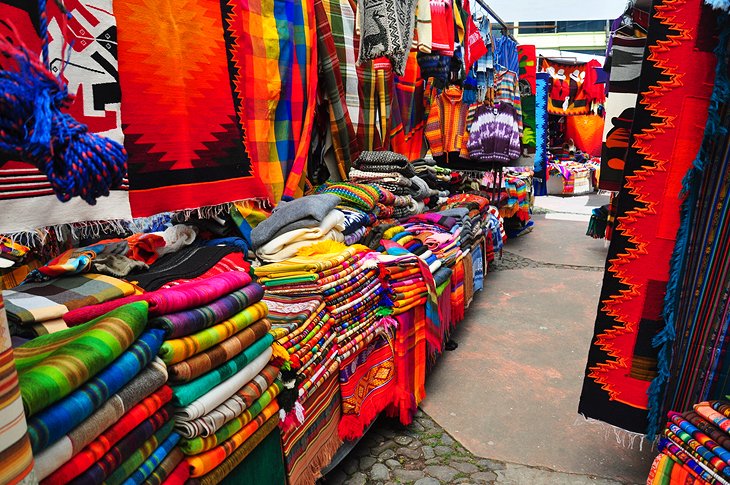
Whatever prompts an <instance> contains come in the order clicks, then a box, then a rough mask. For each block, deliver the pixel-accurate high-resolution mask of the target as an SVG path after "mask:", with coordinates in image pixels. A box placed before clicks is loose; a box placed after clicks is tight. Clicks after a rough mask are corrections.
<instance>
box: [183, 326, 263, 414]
mask: <svg viewBox="0 0 730 485" xmlns="http://www.w3.org/2000/svg"><path fill="white" fill-rule="evenodd" d="M273 342H274V337H273V336H272V335H271V334H266V335H265V336H264V337H263V338H261V339H259V340H258V341H257V342H255V343H254V344H253V345H251V346H250V347H249V348H247V349H246V350H244V351H243V352H242V353H241V354H240V355H237V356H236V357H234V358H233V359H231V360H229V361H228V362H226V363H225V364H223V365H222V366H220V367H218V368H217V369H214V370H212V371H210V372H208V373H207V374H204V375H203V376H201V377H198V378H197V379H195V380H194V381H191V382H188V383H185V384H180V385H175V386H172V393H173V402H174V403H175V404H176V405H177V406H180V407H184V406H187V405H189V404H190V403H192V402H193V401H195V400H196V399H198V398H200V397H201V396H202V395H203V394H205V393H207V392H208V391H210V390H211V389H213V388H214V387H216V386H218V385H219V384H221V383H222V382H224V381H225V380H226V379H228V378H230V377H231V376H233V375H234V374H236V373H238V372H239V371H241V370H243V369H244V368H245V367H246V366H248V365H249V364H251V363H252V362H253V361H254V360H255V359H256V358H257V357H260V356H262V355H266V356H267V358H266V361H268V358H269V357H271V354H272V350H271V344H272V343H273ZM265 365H266V363H264V364H263V365H262V366H261V367H260V368H259V369H258V370H256V372H254V373H253V375H251V377H249V380H250V379H252V378H253V377H254V376H255V375H256V374H258V373H259V372H260V371H261V369H263V368H264V366H265ZM246 382H248V381H244V382H242V383H241V384H240V385H239V388H240V387H241V386H243V385H244V384H246ZM235 391H236V389H233V390H232V391H231V393H230V394H229V395H228V396H227V397H230V396H231V395H233V393H234V392H235ZM224 400H225V399H224ZM221 402H223V401H221ZM218 404H220V403H218ZM214 407H215V406H214ZM196 417H199V416H196Z"/></svg>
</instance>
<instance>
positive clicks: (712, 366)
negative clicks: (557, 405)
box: [649, 16, 730, 432]
mask: <svg viewBox="0 0 730 485" xmlns="http://www.w3.org/2000/svg"><path fill="white" fill-rule="evenodd" d="M718 23H719V24H720V26H721V29H722V32H721V36H720V46H719V47H718V49H717V51H716V53H717V54H718V63H717V67H716V78H715V88H714V92H713V94H712V99H711V105H710V111H709V116H708V120H707V126H706V129H705V134H704V139H703V143H702V147H701V149H700V152H699V155H698V156H697V159H696V160H695V162H694V164H693V166H692V168H691V169H690V171H689V172H688V174H687V175H686V176H685V178H684V190H685V191H686V193H687V199H686V200H685V201H683V203H682V211H681V221H680V228H679V233H678V235H677V245H676V246H675V248H674V254H673V256H672V260H671V265H672V267H671V270H670V279H669V283H668V285H667V295H666V298H665V300H664V304H665V305H664V312H665V316H666V318H667V325H666V327H665V330H664V331H663V332H662V333H661V334H660V335H659V336H658V337H657V339H656V341H655V344H659V346H660V347H662V348H661V350H660V353H659V375H658V376H657V378H655V380H654V381H653V382H652V386H651V389H650V393H651V395H652V396H653V397H654V399H650V401H649V416H650V424H651V423H657V424H659V423H658V421H659V416H663V415H664V412H665V411H667V410H671V409H688V408H689V406H690V405H691V404H692V403H694V402H697V401H701V400H706V399H716V398H721V397H722V398H725V397H726V396H727V395H728V393H729V392H730V359H729V358H728V357H729V356H728V352H727V348H728V340H729V339H730V335H728V333H729V332H728V330H730V328H729V327H730V318H728V315H730V258H729V257H728V247H730V197H729V196H728V184H730V158H729V156H728V147H729V146H730V137H729V136H728V132H729V130H730V114H728V100H727V89H728V85H729V84H730V79H729V78H728V72H727V67H728V52H730V43H729V42H730V29H729V28H728V24H727V16H724V18H723V16H721V17H720V18H719V19H718ZM651 431H653V430H652V429H650V432H651Z"/></svg>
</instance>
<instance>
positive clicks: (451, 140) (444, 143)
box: [424, 86, 468, 157]
mask: <svg viewBox="0 0 730 485" xmlns="http://www.w3.org/2000/svg"><path fill="white" fill-rule="evenodd" d="M461 98H462V91H461V88H460V87H458V86H449V87H448V88H446V89H445V90H444V92H442V93H441V94H440V95H438V96H437V97H436V98H435V99H434V101H433V103H432V104H431V108H430V110H429V112H428V120H426V128H425V130H424V132H425V135H426V139H427V140H428V143H429V146H430V147H431V154H432V155H433V156H435V157H436V156H439V155H442V154H444V153H449V152H458V151H460V150H461V145H462V143H463V134H464V130H465V129H466V115H467V111H468V106H466V105H465V104H464V103H463V102H462V100H461Z"/></svg>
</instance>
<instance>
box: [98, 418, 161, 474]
mask: <svg viewBox="0 0 730 485" xmlns="http://www.w3.org/2000/svg"><path fill="white" fill-rule="evenodd" d="M173 424H174V421H173V420H170V421H168V422H167V423H165V424H163V425H162V427H161V428H160V429H158V430H157V431H155V434H153V435H152V436H151V437H150V438H149V439H148V440H147V441H145V442H144V443H143V444H142V446H140V447H139V448H138V449H136V450H135V451H134V452H133V453H132V454H131V455H130V456H129V457H128V458H127V459H126V460H124V462H122V463H121V464H120V465H119V466H118V467H117V468H116V469H115V470H114V471H113V472H111V473H110V474H109V476H107V477H106V479H105V480H104V483H105V484H107V483H108V484H121V483H124V482H125V480H126V479H127V478H128V477H129V476H131V475H132V474H133V473H134V472H135V471H136V470H137V468H139V467H140V466H141V465H142V463H144V462H145V460H147V458H149V457H150V456H152V453H153V452H154V451H155V450H156V449H157V447H158V446H160V445H161V444H162V443H163V442H164V441H165V440H166V439H167V438H168V437H169V436H170V435H172V434H175V433H174V431H173Z"/></svg>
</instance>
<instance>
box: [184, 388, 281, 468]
mask: <svg viewBox="0 0 730 485" xmlns="http://www.w3.org/2000/svg"><path fill="white" fill-rule="evenodd" d="M278 412H279V405H278V404H277V402H276V401H273V402H272V403H271V404H269V405H268V406H266V408H264V410H263V411H261V413H259V415H258V416H256V417H255V418H254V419H253V420H252V421H251V422H249V423H248V424H247V425H246V426H244V427H243V428H241V429H240V430H239V431H238V432H236V433H235V434H233V435H232V436H231V437H230V438H229V439H227V440H226V441H224V442H223V443H222V444H221V445H219V446H216V447H215V448H213V449H211V450H209V451H206V452H204V453H201V454H199V455H195V456H189V457H188V458H186V460H187V462H188V463H189V464H190V476H192V477H200V476H203V475H205V474H207V473H210V472H211V471H212V470H213V469H214V468H215V467H217V466H218V465H220V464H221V463H223V461H224V460H225V459H226V458H228V457H229V456H230V455H231V454H232V453H233V452H234V451H236V449H238V448H239V447H240V446H241V445H243V443H245V442H246V440H248V439H249V438H250V437H251V436H252V435H253V434H254V433H255V432H256V430H258V429H259V428H261V427H262V426H263V424H264V423H266V422H267V421H268V420H269V419H271V418H272V417H273V419H275V420H276V421H278V420H279V417H278Z"/></svg>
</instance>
